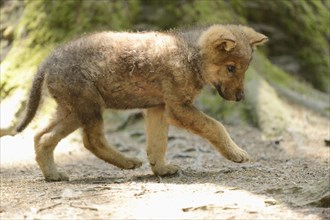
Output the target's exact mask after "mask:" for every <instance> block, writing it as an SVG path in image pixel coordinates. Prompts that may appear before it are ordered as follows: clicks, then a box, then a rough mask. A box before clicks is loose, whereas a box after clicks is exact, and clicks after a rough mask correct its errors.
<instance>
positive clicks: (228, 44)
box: [218, 33, 236, 51]
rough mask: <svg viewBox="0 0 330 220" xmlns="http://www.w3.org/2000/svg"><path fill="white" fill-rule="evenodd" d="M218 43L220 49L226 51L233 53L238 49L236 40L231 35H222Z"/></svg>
mask: <svg viewBox="0 0 330 220" xmlns="http://www.w3.org/2000/svg"><path fill="white" fill-rule="evenodd" d="M218 42H219V43H218V47H219V48H221V49H224V50H225V51H231V50H232V49H234V48H235V47H236V39H235V37H234V35H233V34H231V33H224V34H221V35H220V39H219V40H218Z"/></svg>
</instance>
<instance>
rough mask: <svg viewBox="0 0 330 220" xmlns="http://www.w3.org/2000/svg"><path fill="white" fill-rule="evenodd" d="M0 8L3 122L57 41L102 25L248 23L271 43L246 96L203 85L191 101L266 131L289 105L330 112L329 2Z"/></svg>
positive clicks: (281, 123)
mask: <svg viewBox="0 0 330 220" xmlns="http://www.w3.org/2000/svg"><path fill="white" fill-rule="evenodd" d="M0 7H1V29H0V34H1V84H0V88H1V101H2V102H1V110H2V111H1V112H2V115H1V117H2V118H1V119H2V121H4V123H2V125H1V126H2V127H7V128H8V127H12V126H14V124H15V123H16V121H17V118H19V117H20V115H21V113H22V110H23V109H24V107H25V103H26V94H27V93H28V89H29V87H30V83H31V80H32V77H33V75H34V73H35V71H36V69H37V66H38V64H39V63H40V62H41V61H42V60H43V59H44V58H45V57H46V56H47V54H48V53H49V52H50V51H51V50H52V49H53V48H54V47H56V46H57V45H58V44H60V43H62V42H65V41H67V40H70V39H72V38H74V37H76V36H79V35H82V34H86V33H90V32H95V31H103V30H114V31H142V30H157V31H163V30H167V29H171V28H180V27H184V28H187V27H195V26H204V25H209V24H215V23H217V24H228V23H231V24H244V25H248V26H251V27H253V28H254V29H256V30H257V31H259V32H261V33H264V34H265V35H267V36H268V37H269V42H268V43H267V45H266V46H265V47H263V48H260V49H258V51H256V52H255V58H254V61H253V63H252V65H251V67H250V68H249V70H248V74H247V79H246V93H247V98H246V100H245V102H243V103H239V104H238V103H232V102H226V101H224V100H222V99H221V98H220V97H219V96H218V95H217V94H216V92H215V91H214V90H213V89H212V88H206V89H205V90H204V91H203V93H202V95H201V96H200V98H199V99H198V100H197V101H196V104H197V105H198V106H199V107H200V108H201V109H202V110H203V111H205V112H207V113H208V114H210V115H212V116H213V117H216V118H217V119H219V120H222V121H225V122H226V123H232V124H242V123H243V124H249V125H255V126H258V127H259V128H260V129H261V130H262V131H264V133H265V134H266V135H268V136H274V135H275V136H276V135H279V134H280V133H281V132H283V131H285V130H286V128H287V127H288V123H290V106H291V105H298V106H300V107H301V108H304V109H308V110H311V111H314V112H316V113H317V114H320V115H323V116H325V117H329V111H330V108H329V101H330V100H329V92H330V68H329V65H330V61H329V42H330V28H329V27H330V24H329V23H330V15H329V11H330V1H328V0H268V1H265V0H97V1H96V0H53V1H48V0H25V1H15V0H1V1H0ZM6 109H8V110H9V111H7V110H6ZM45 111H47V110H45ZM4 118H6V120H3V119H4Z"/></svg>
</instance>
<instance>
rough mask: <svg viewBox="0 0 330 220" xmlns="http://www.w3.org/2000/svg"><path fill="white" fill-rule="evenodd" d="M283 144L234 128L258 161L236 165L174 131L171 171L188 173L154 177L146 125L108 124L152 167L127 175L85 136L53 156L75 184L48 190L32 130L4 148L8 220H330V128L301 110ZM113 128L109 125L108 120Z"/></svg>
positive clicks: (0, 210)
mask: <svg viewBox="0 0 330 220" xmlns="http://www.w3.org/2000/svg"><path fill="white" fill-rule="evenodd" d="M292 120H293V121H294V120H296V121H299V124H297V123H296V124H295V126H296V129H288V131H287V133H286V134H285V135H283V136H282V137H280V138H276V139H272V140H269V139H268V140H267V139H264V138H263V137H262V134H261V133H260V131H259V130H258V129H256V128H253V127H250V126H238V125H227V126H226V127H227V129H228V131H229V133H230V134H231V136H232V138H233V139H234V140H235V141H236V143H237V144H238V145H239V146H241V147H242V148H244V149H245V150H246V151H247V152H249V154H250V155H251V156H252V157H253V158H254V161H253V162H250V163H246V164H235V163H232V162H230V161H228V160H226V159H224V158H223V157H222V156H221V155H220V154H218V153H217V152H216V150H215V149H213V148H212V147H211V146H210V145H209V144H208V143H207V142H206V141H204V140H202V139H201V138H199V137H197V136H195V135H192V134H189V133H187V132H185V131H183V130H180V129H177V128H171V130H170V134H169V149H168V153H167V161H168V162H171V163H175V164H177V165H179V166H180V167H181V169H182V172H180V173H179V174H176V175H173V176H169V177H162V178H160V177H156V176H153V175H152V172H151V169H150V167H149V165H148V163H147V156H146V153H145V150H144V149H145V146H144V145H145V135H144V131H143V127H144V125H143V120H140V121H138V122H137V123H134V124H132V125H128V126H127V127H126V128H125V129H124V130H121V131H118V130H116V129H113V127H115V126H113V127H111V126H110V125H109V126H108V123H107V127H106V130H107V139H108V141H109V142H110V143H112V144H113V145H114V146H116V147H117V148H118V149H119V150H120V151H122V152H123V153H125V154H126V155H131V156H133V155H134V156H136V157H138V158H140V159H142V160H143V161H144V165H143V166H142V167H141V168H138V169H136V170H129V171H127V170H121V169H118V168H116V167H114V166H112V165H109V164H107V163H105V162H103V161H101V160H99V159H97V158H96V157H95V156H93V155H92V154H91V153H89V152H88V151H87V150H85V149H84V148H83V146H82V143H81V138H80V133H79V131H77V132H75V133H74V134H72V135H71V136H69V137H68V138H66V139H64V140H63V141H62V142H60V144H59V146H58V148H57V150H56V151H55V158H56V161H57V163H58V165H59V167H60V168H61V169H63V170H65V171H66V172H67V173H68V174H69V175H70V181H67V182H45V181H44V179H43V177H42V175H41V172H40V170H39V168H38V166H37V164H36V162H35V161H34V153H33V143H32V139H33V138H32V137H33V130H27V131H26V132H24V133H23V134H19V135H17V136H15V137H3V138H1V204H0V218H1V219H24V218H26V219H315V220H317V219H329V218H330V208H329V206H330V204H329V199H330V194H329V193H330V189H329V187H330V186H329V182H330V180H329V165H330V161H329V160H330V159H329V157H330V148H329V147H327V146H326V144H325V143H324V139H326V138H327V137H328V135H329V121H328V119H325V118H322V117H319V116H316V115H315V114H313V113H311V112H305V111H300V110H299V109H297V111H296V114H294V115H293V116H292ZM107 121H111V120H108V119H107Z"/></svg>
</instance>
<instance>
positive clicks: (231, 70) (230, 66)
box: [227, 65, 236, 73]
mask: <svg viewBox="0 0 330 220" xmlns="http://www.w3.org/2000/svg"><path fill="white" fill-rule="evenodd" d="M227 70H228V72H230V73H235V71H236V67H235V66H234V65H228V66H227Z"/></svg>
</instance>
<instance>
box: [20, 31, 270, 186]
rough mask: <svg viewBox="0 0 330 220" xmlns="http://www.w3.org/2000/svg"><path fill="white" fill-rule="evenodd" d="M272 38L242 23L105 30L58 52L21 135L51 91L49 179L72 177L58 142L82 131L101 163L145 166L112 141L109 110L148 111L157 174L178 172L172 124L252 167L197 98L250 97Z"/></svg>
mask: <svg viewBox="0 0 330 220" xmlns="http://www.w3.org/2000/svg"><path fill="white" fill-rule="evenodd" d="M266 41H267V37H266V36H264V35H263V34H260V33H257V32H256V31H254V30H253V29H251V28H249V27H245V26H236V25H213V26H210V27H208V28H205V29H200V30H198V31H186V32H179V31H176V32H175V31H173V32H165V33H161V32H140V33H126V32H101V33H96V34H91V35H88V36H84V37H82V38H79V39H76V40H73V41H71V42H68V43H66V44H64V45H62V46H61V47H59V48H57V49H55V50H54V51H53V52H52V53H51V55H50V56H48V57H47V58H46V59H45V61H44V62H43V63H42V64H41V66H40V67H39V69H38V72H37V74H36V76H35V78H34V81H33V85H32V88H31V93H30V96H29V100H28V104H27V109H26V115H25V117H24V118H23V120H22V122H21V123H20V124H19V125H18V126H17V128H16V130H17V132H21V131H22V130H23V129H24V128H25V127H26V126H27V125H28V124H29V123H30V121H31V120H32V119H33V117H34V115H35V113H36V111H37V109H38V106H39V102H40V99H41V96H42V89H43V87H46V88H47V89H48V91H49V93H50V95H51V96H52V97H53V98H54V99H55V100H56V102H57V105H58V106H57V111H56V115H55V117H54V119H53V120H52V121H51V122H50V123H49V124H48V125H47V126H46V127H45V128H44V129H42V130H40V131H39V132H38V133H37V134H36V136H35V152H36V160H37V162H38V164H39V166H40V168H41V171H42V173H43V175H44V177H45V179H46V180H48V181H59V180H68V176H67V175H66V174H65V173H63V172H59V171H58V170H57V168H56V165H55V163H54V155H53V151H54V149H55V147H56V145H57V143H58V142H59V141H60V140H61V139H63V138H64V137H66V136H67V135H69V134H70V133H71V132H73V131H74V130H76V129H78V128H80V127H81V128H82V129H83V143H84V146H85V147H86V148H87V149H88V150H90V151H91V152H92V153H93V154H95V155H96V156H97V157H99V158H100V159H103V160H105V161H106V162H109V163H111V164H113V165H115V166H117V167H120V168H123V169H134V168H137V167H140V166H141V164H142V162H141V161H140V160H138V159H136V158H128V157H126V156H124V155H123V154H122V153H120V152H118V151H117V150H116V149H115V148H113V147H112V146H111V145H110V144H109V143H107V141H106V139H105V136H104V129H103V119H102V112H103V111H104V109H106V108H112V109H135V108H140V109H146V124H147V126H146V132H147V154H148V159H149V163H150V165H151V168H152V171H153V172H154V174H156V175H167V174H173V173H176V172H177V171H178V169H179V168H178V167H177V166H175V165H171V164H167V163H166V162H165V160H164V156H165V153H166V149H167V135H168V126H169V124H172V125H176V126H178V127H181V128H185V129H187V130H189V131H191V132H192V133H195V134H197V135H200V136H201V137H203V138H205V139H207V140H208V141H209V142H210V143H211V144H212V145H213V146H214V147H215V148H216V149H217V150H218V151H219V152H220V153H221V154H222V155H223V156H224V157H226V158H227V159H229V160H232V161H234V162H238V163H241V162H246V161H248V160H249V155H248V154H247V153H246V152H245V151H244V150H242V149H241V148H239V147H238V146H237V145H236V144H235V143H234V142H233V140H232V139H231V138H230V136H229V134H228V133H227V131H226V130H225V128H224V126H223V125H222V124H221V123H220V122H218V121H216V120H214V119H212V118H210V117H208V116H207V115H205V114H204V113H202V112H200V111H199V110H198V109H197V108H196V107H195V106H194V105H193V101H194V100H195V98H196V97H197V95H198V94H199V93H200V91H201V89H202V88H203V87H204V86H205V85H207V84H211V85H213V86H214V87H215V88H216V89H217V90H218V92H219V94H220V95H221V96H222V97H223V98H224V99H227V100H234V101H240V100H242V99H243V98H244V83H243V82H244V81H243V80H244V74H245V72H246V70H247V68H248V66H249V63H250V61H251V59H252V52H253V48H254V47H255V46H257V45H259V44H263V43H265V42H266Z"/></svg>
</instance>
